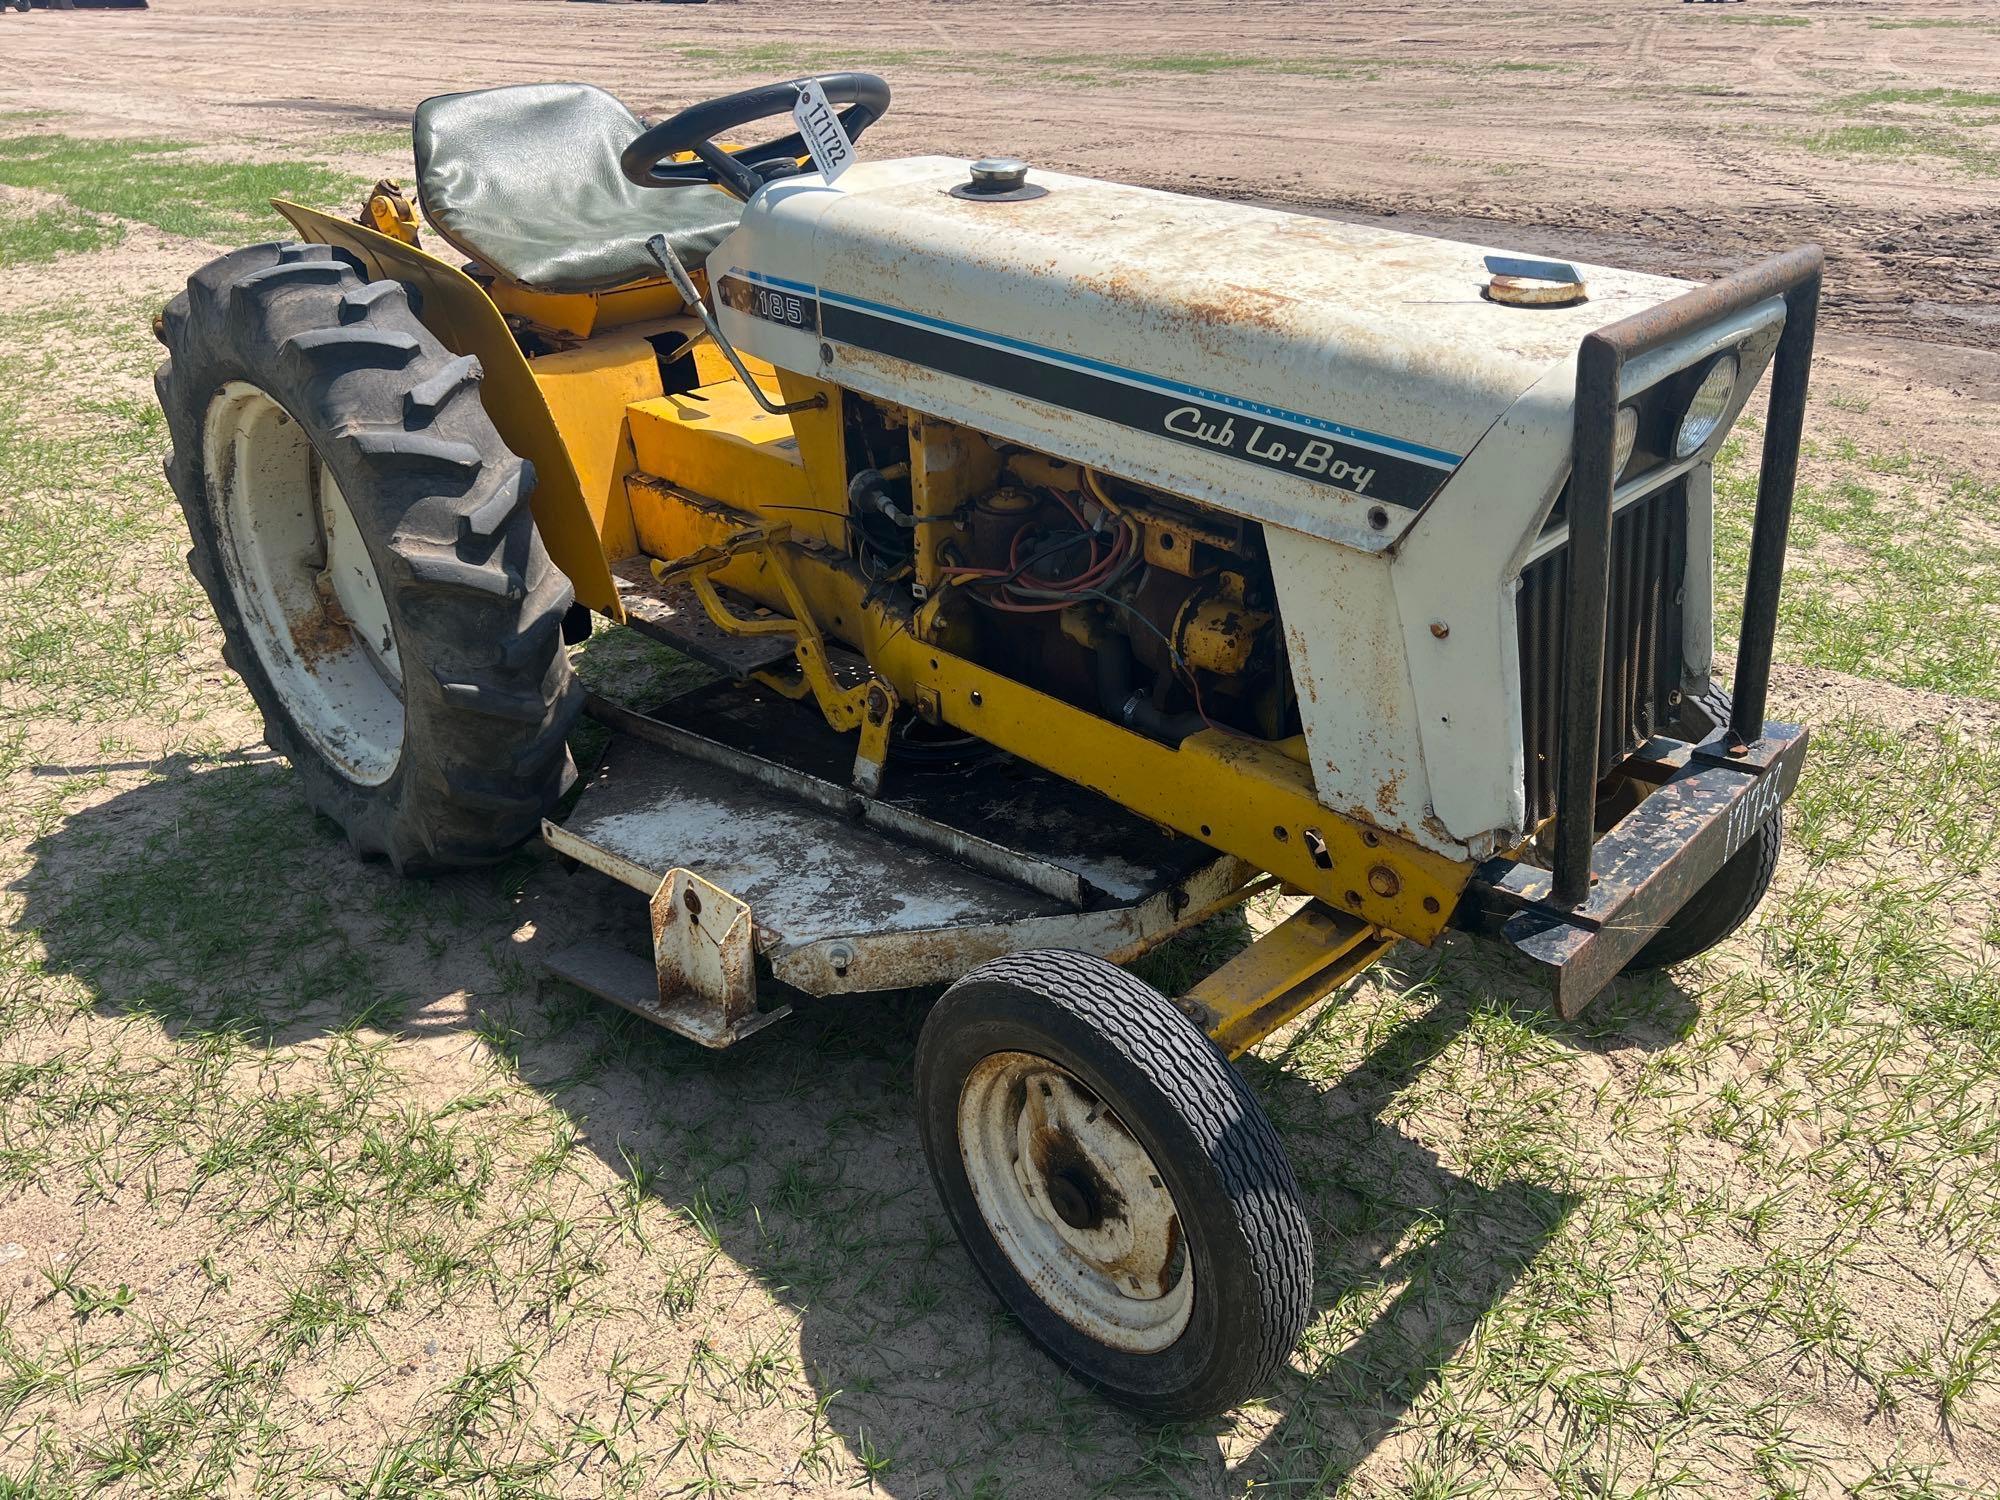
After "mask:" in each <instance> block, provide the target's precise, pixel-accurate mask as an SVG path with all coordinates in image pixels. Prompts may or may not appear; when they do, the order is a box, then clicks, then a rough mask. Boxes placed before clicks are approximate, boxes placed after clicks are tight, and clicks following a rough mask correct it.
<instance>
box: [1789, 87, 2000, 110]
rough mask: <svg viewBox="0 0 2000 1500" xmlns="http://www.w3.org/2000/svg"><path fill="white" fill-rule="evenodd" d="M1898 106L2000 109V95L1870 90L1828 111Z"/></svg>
mask: <svg viewBox="0 0 2000 1500" xmlns="http://www.w3.org/2000/svg"><path fill="white" fill-rule="evenodd" d="M1899 104H1920V105H1924V106H1926V107H1927V108H1931V109H1952V110H1958V109H2000V94H1996V93H1991V92H1980V91H1977V90H1973V89H1940V88H1927V89H1910V88H1901V89H1869V90H1867V91H1866V92H1865V93H1859V94H1843V95H1841V96H1840V97H1839V98H1838V99H1835V100H1832V101H1831V102H1830V103H1829V104H1828V105H1827V108H1828V109H1830V110H1834V111H1845V110H1851V109H1876V108H1879V107H1881V106H1883V105H1899Z"/></svg>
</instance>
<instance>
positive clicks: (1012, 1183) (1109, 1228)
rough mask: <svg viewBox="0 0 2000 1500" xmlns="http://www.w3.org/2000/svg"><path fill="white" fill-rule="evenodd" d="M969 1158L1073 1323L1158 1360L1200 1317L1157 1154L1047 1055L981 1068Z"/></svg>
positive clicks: (994, 1224)
mask: <svg viewBox="0 0 2000 1500" xmlns="http://www.w3.org/2000/svg"><path fill="white" fill-rule="evenodd" d="M958 1142H959V1153H960V1155H961V1156H962V1158H963V1159H964V1162H965V1171H966V1176H967V1177H968V1179H970V1181H971V1184H972V1196H973V1199H974V1200H975V1201H976V1202H977V1203H978V1205H979V1213H980V1217H981V1218H983V1219H984V1220H985V1221H986V1228H987V1230H988V1231H989V1232H990V1233H991V1234H992V1236H993V1240H994V1242H995V1243H996V1244H997V1245H999V1247H1000V1249H1001V1251H1002V1253H1003V1254H1005V1255H1006V1257H1007V1259H1008V1260H1009V1261H1010V1262H1011V1263H1012V1264H1013V1267H1014V1269H1015V1270H1016V1271H1018V1272H1019V1273H1020V1275H1021V1279H1022V1280H1023V1281H1025V1282H1027V1283H1028V1285H1029V1286H1030V1287H1032V1288H1033V1289H1034V1291H1035V1295H1036V1296H1038V1297H1040V1298H1041V1299H1042V1301H1043V1302H1045V1303H1047V1304H1048V1306H1049V1307H1050V1308H1051V1309H1052V1310H1054V1311H1055V1312H1056V1313H1057V1314H1059V1315H1060V1316H1061V1317H1062V1319H1063V1320H1064V1321H1065V1322H1067V1323H1069V1324H1070V1325H1071V1326H1072V1327H1074V1328H1076V1329H1078V1330H1079V1331H1080V1332H1082V1333H1085V1334H1087V1335H1089V1336H1090V1337H1091V1338H1092V1339H1094V1340H1096V1341H1097V1342H1098V1343H1100V1344H1105V1345H1108V1346H1110V1347H1111V1348H1114V1349H1121V1350H1124V1351H1126V1352H1128V1353H1132V1354H1153V1353H1157V1352H1158V1351H1159V1350H1162V1349H1165V1348H1166V1347H1167V1346H1168V1345H1170V1344H1172V1343H1173V1342H1174V1340H1175V1339H1177V1338H1179V1337H1180V1336H1181V1334H1182V1332H1183V1331H1185V1330H1186V1328H1187V1325H1188V1318H1189V1316H1190V1315H1191V1314H1192V1313H1193V1311H1194V1265H1193V1263H1192V1261H1191V1260H1190V1259H1189V1257H1188V1254H1187V1250H1186V1245H1185V1236H1184V1235H1183V1234H1182V1232H1181V1219H1180V1212H1179V1210H1178V1208H1177V1207H1176V1206H1175V1204H1174V1199H1173V1194H1172V1193H1170V1192H1169V1191H1168V1190H1167V1186H1166V1179H1165V1178H1164V1177H1163V1176H1162V1175H1161V1173H1160V1170H1159V1168H1158V1167H1157V1166H1156V1165H1155V1164H1154V1162H1153V1159H1152V1157H1151V1156H1149V1155H1147V1153H1146V1149H1145V1148H1144V1147H1143V1146H1141V1145H1140V1144H1139V1142H1138V1141H1137V1140H1136V1139H1135V1138H1134V1137H1133V1135H1132V1133H1131V1131H1129V1130H1127V1129H1126V1128H1125V1125H1124V1122H1123V1121H1121V1120H1120V1119H1119V1118H1118V1116H1117V1115H1116V1114H1114V1113H1113V1112H1112V1111H1111V1109H1110V1108H1109V1106H1107V1105H1106V1104H1105V1103H1104V1101H1103V1100H1101V1099H1099V1098H1098V1097H1097V1095H1096V1094H1094V1093H1093V1092H1091V1090H1090V1089H1089V1088H1088V1087H1087V1086H1085V1085H1084V1084H1083V1083H1082V1082H1081V1081H1080V1080H1079V1079H1078V1078H1077V1077H1076V1076H1075V1075H1074V1074H1072V1073H1070V1072H1069V1071H1068V1070H1067V1069H1066V1068H1063V1067H1061V1066H1059V1065H1058V1064H1056V1063H1053V1062H1050V1061H1049V1060H1048V1059H1047V1058H1045V1057H1036V1056H1034V1055H1033V1054H1031V1053H1027V1052H996V1053H993V1054H992V1055H990V1056H988V1057H985V1058H982V1059H980V1061H979V1064H978V1065H977V1066H976V1067H974V1068H973V1070H972V1072H971V1073H970V1075H968V1076H967V1078H966V1080H965V1087H964V1089H963V1090H961V1091H960V1093H959V1096H958Z"/></svg>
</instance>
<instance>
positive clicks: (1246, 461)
mask: <svg viewBox="0 0 2000 1500" xmlns="http://www.w3.org/2000/svg"><path fill="white" fill-rule="evenodd" d="M968 176H969V174H968V164H967V163H965V162H963V161H959V160H955V159H952V158H948V157H921V158H915V159H909V160H903V161H890V162H871V163H863V164H860V165H857V166H855V167H854V168H852V169H851V170H849V171H848V172H847V173H846V174H844V175H843V176H842V177H841V179H840V181H839V183H838V185H837V186H835V187H832V188H828V187H826V186H824V185H823V184H822V183H821V182H820V180H819V179H818V178H817V177H816V176H809V177H804V178H797V179H791V180H788V181H783V182H779V183H775V184H773V185H772V186H771V187H769V188H767V189H766V190H765V191H764V192H762V193H760V194H759V195H758V197H757V198H756V200H755V201H754V202H753V203H752V204H751V205H750V206H749V209H748V211H747V212H746V214H745V216H744V220H743V224H742V226H741V227H740V228H739V229H738V230H737V231H736V232H735V233H734V234H733V235H731V237H730V238H729V239H727V240H725V241H724V242H723V244H722V245H721V247H720V248H719V249H718V250H717V251H716V252H715V254H714V256H713V257H712V258H711V259H710V262H709V274H710V279H711V283H712V285H714V286H715V287H716V289H717V301H718V303H719V304H720V305H721V307H722V309H723V317H724V321H725V327H726V330H727V332H728V333H729V334H730V336H731V337H732V338H733V339H735V340H736V341H737V342H739V343H740V344H742V345H743V346H744V347H746V348H748V349H750V350H751V351H752V352H754V353H757V354H760V355H762V356H763V357H765V358H767V359H769V360H771V361H772V362H773V363H774V364H778V365H782V366H784V367H786V368H790V369H794V370H798V371H801V372H803V373H807V374H813V375H818V376H821V377H823V378H826V379H829V380H832V381H833V382H835V383H837V384H840V385H843V386H848V387H852V388H854V389H858V390H861V391H864V392H866V393H868V394H870V395H873V396H876V397H879V398H882V399H885V400H889V401H895V402H900V403H904V404H907V405H909V406H911V407H914V408H916V409H918V410H920V411H924V412H928V413H931V414H933V415H937V416H941V417H945V418H948V419H950V420H954V421H959V422H963V423H965V424H967V425H969V426H972V427H975V428H978V429H980V430H983V431H987V432H991V433H994V434H996V435H997V436H1000V437H1002V438H1005V439H1009V440H1012V441H1016V442H1020V443H1022V444H1025V445H1028V446H1032V447H1035V448H1038V449H1041V450H1043V451H1046V452H1050V453H1055V454H1059V455H1062V456H1064V457H1067V458H1071V459H1074V460H1076V461H1078V462H1082V463H1087V464H1090V465H1092V466H1094V467H1097V468H1100V469H1102V470H1105V471H1107V472H1109V473H1114V474H1119V475H1123V476H1125V477H1127V478H1130V479H1134V480H1138V481H1141V482H1144V483H1148V484H1153V485H1157V486H1159V487H1160V488H1163V489H1166V490H1169V491H1172V492H1176V493H1180V494H1184V495H1187V496H1189V497H1190V498H1193V499H1197V500H1201V501H1205V502H1207V503H1209V504H1211V505H1216V506H1218V507H1220V508H1223V509H1225V510H1231V511H1235V512H1238V513H1241V514H1245V515H1249V516H1252V517H1255V518H1256V519H1259V520H1265V521H1270V522H1273V523H1275V524H1278V525H1282V526H1287V527H1290V528H1292V529H1295V530H1299V531H1303V532H1306V533H1308V534H1315V535H1321V536H1327V537H1331V538H1334V539H1338V540H1342V541H1345V542H1348V543H1350V544H1352V545H1359V546H1364V547H1370V548H1374V547H1380V546H1385V545H1387V544H1388V542H1389V541H1390V540H1391V539H1393V538H1394V537H1395V536H1396V535H1397V534H1399V533H1400V532H1401V531H1402V530H1403V529H1404V526H1405V525H1406V524H1407V522H1408V521H1409V519H1410V518H1411V516H1413V515H1414V513H1415V512H1416V511H1417V510H1418V509H1420V508H1421V507H1422V506H1423V505H1424V504H1425V503H1426V502H1427V501H1428V500H1429V499H1430V497H1431V496H1432V495H1433V494H1435V493H1436V492H1437V491H1438V490H1439V489H1440V488H1442V486H1443V485H1444V483H1445V482H1446V481H1447V480H1448V479H1449V478H1450V477H1451V475H1452V473H1453V472H1454V470H1456V468H1457V467H1458V465H1459V464H1460V463H1461V462H1462V461H1463V459H1464V458H1465V456H1466V455H1467V454H1469V453H1470V452H1471V451H1472V448H1473V446H1474V445H1475V444H1477V443H1478V442H1479V441H1480V439H1481V437H1482V436H1484V435H1485V433H1486V432H1487V431H1488V429H1489V428H1491V427H1492V425H1493V424H1494V422H1495V421H1496V420H1498V419H1499V418H1500V417H1501V416H1502V415H1503V414H1504V413H1505V412H1506V411H1507V410H1508V409H1509V408H1510V407H1511V406H1512V405H1513V404H1514V403H1515V402H1516V401H1517V400H1518V399H1519V398H1520V397H1521V395H1522V394H1523V393H1524V392H1525V391H1526V390H1527V389H1528V388H1529V387H1530V386H1532V385H1534V384H1535V383H1536V382H1537V381H1538V380H1540V379H1542V378H1543V377H1544V376H1545V375H1547V374H1549V373H1550V372H1551V370H1552V368H1555V367H1558V366H1561V365H1563V364H1565V363H1566V362H1568V361H1571V360H1573V359H1574V357H1575V354H1576V349H1577V345H1578V342H1579V341H1580V340H1581V339H1582V338H1583V336H1584V335H1585V334H1586V333H1589V332H1590V331H1592V330H1593V329H1596V328H1599V327H1602V326H1603V325H1604V324H1606V323H1610V322H1612V321H1614V320H1616V319H1619V318H1622V317H1625V316H1627V315H1628V314H1630V313H1633V312H1637V311H1639V310H1640V309H1642V308H1645V307H1649V306H1652V305H1653V304H1656V303H1659V302H1662V301H1665V300H1667V299H1669V298H1672V297H1674V296H1675V295H1677V294H1678V293H1680V292H1681V291H1683V290H1684V289H1685V287H1686V283H1684V282H1680V281H1674V280H1669V279H1667V278H1664V277H1658V276H1644V275H1638V274H1634V273H1631V272H1625V271H1615V270H1611V269H1608V268H1605V267H1599V266H1586V265H1579V266H1578V269H1579V270H1580V271H1581V272H1582V275H1583V279H1584V281H1585V284H1586V286H1587V288H1588V293H1589V296H1588V300H1587V301H1585V302H1583V303H1581V304H1579V305H1576V306H1574V307H1568V308H1521V307H1508V306H1503V305H1501V304H1498V303H1495V302H1491V301H1488V300H1487V299H1486V298H1485V296H1484V295H1483V291H1484V288H1485V286H1486V284H1487V281H1488V278H1489V274H1490V273H1489V271H1488V269H1487V267H1486V264H1485V258H1486V256H1487V255H1489V254H1493V253H1506V252H1496V251H1493V250H1490V249H1489V248H1488V247H1485V246H1479V245H1467V244H1458V243H1454V242H1452V241H1448V240H1438V239H1430V238H1427V237H1424V236H1421V235H1413V234H1401V233H1396V232H1393V231H1390V230H1386V229H1378V228H1367V227H1362V226H1357V225H1352V224H1342V223H1336V222H1332V221H1329V220H1325V219H1316V218H1308V217H1305V216H1303V215H1299V214H1289V213H1282V212H1277V211H1274V210H1271V209H1264V208H1251V207H1245V206H1242V205H1238V204H1233V203H1224V202H1218V201H1215V200H1211V199H1205V198H1190V197H1184V196H1181V195H1179V194H1174V193H1163V192H1157V191H1154V190H1151V189H1148V188H1138V187H1126V186H1122V185H1120V184H1116V183H1108V182H1098V181H1094V180H1092V179H1090V178H1084V177H1067V176H1063V175H1060V174H1058V173H1053V172H1031V173H1030V174H1029V178H1028V182H1029V185H1030V186H1029V192H1030V193H1033V190H1034V189H1037V188H1039V189H1041V190H1042V191H1041V192H1040V193H1038V194H1034V195H1033V196H1028V195H1021V196H1017V197H1014V198H1008V199H1001V198H987V199H981V198H977V197H968V196H964V195H955V194H954V193H953V191H952V190H953V189H955V188H960V187H962V185H964V184H966V183H967V181H968Z"/></svg>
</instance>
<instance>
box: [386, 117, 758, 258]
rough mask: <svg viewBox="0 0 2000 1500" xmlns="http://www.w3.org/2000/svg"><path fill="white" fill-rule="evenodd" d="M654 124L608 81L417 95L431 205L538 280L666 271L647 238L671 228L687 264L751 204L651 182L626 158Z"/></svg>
mask: <svg viewBox="0 0 2000 1500" xmlns="http://www.w3.org/2000/svg"><path fill="white" fill-rule="evenodd" d="M644 128H645V127H644V126H643V125H642V124H640V122H639V119H638V117H637V116H636V115H634V114H633V113H632V111H631V110H629V109H627V108H626V107H625V106H624V105H622V104H620V103H619V102H618V101H617V100H616V99H614V98H612V97H611V95H609V94H607V93H605V92H604V90H602V89H598V88H592V87H591V86H590V85H589V84H584V83H530V84H521V85H518V86H515V87H512V88H499V89H478V90H476V91H474V92H472V93H466V94H440V95H438V96H437V97H436V98H433V99H426V100H425V101H424V102H423V103H422V104H420V105H418V106H417V117H416V131H415V135H416V158H417V162H416V164H417V191H418V193H419V195H420V196H421V197H422V199H423V206H424V217H425V219H426V220H427V221H428V222H429V223H430V225H431V226H432V227H433V228H434V229H436V230H437V232H438V233H439V234H441V235H442V236H443V237H444V238H445V239H446V240H448V241H449V242H450V243H451V244H452V246H453V247H454V248H456V249H457V250H458V251H460V252H461V253H462V254H464V255H468V256H470V257H472V258H473V259H474V260H476V261H478V262H480V263H481V264H482V265H484V266H486V267H487V268H488V269H490V270H491V271H492V272H493V273H494V274H495V275H496V276H499V277H501V278H503V279H505V280H507V281H512V282H516V283H518V284H519V285H521V286H525V287H529V288H532V289H533V290H535V291H539V292H602V291H608V290H610V289H611V288H612V287H617V286H625V285H627V284H629V283H631V282H635V281H657V280H659V279H660V268H659V266H658V265H656V264H655V263H654V261H653V257H652V256H650V255H649V254H647V253H646V241H647V239H648V238H649V237H650V236H652V235H655V234H664V235H666V237H667V243H668V244H669V245H670V246H671V247H672V248H673V250H674V253H675V254H676V255H678V256H679V257H680V262H681V264H682V265H684V266H687V267H689V268H690V269H692V268H694V267H695V266H698V265H700V264H701V263H702V261H703V260H704V259H706V258H707V256H708V253H709V252H710V251H711V250H713V249H714V248H715V247H716V246H717V245H718V244H720V243H721V242H722V238H723V236H724V235H726V234H728V233H729V231H730V230H732V229H734V228H735V227H736V224H737V221H738V220H739V219H740V218H742V216H743V205H742V204H741V203H739V202H738V201H737V200H736V199H734V198H732V197H730V196H729V194H727V193H725V192H723V191H722V189H720V188H716V187H709V186H707V185H705V184H696V185H693V186H689V187H672V188H646V187H640V186H638V184H636V183H634V182H632V181H631V180H629V179H628V178H627V177H626V176H625V173H624V172H623V171H622V170H621V169H620V168H619V165H618V158H619V155H620V153H622V152H623V151H624V149H625V148H626V147H627V146H629V145H630V144H631V143H632V141H633V140H634V139H635V138H636V137H637V136H638V134H639V133H640V131H642V130H643V129H644Z"/></svg>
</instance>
